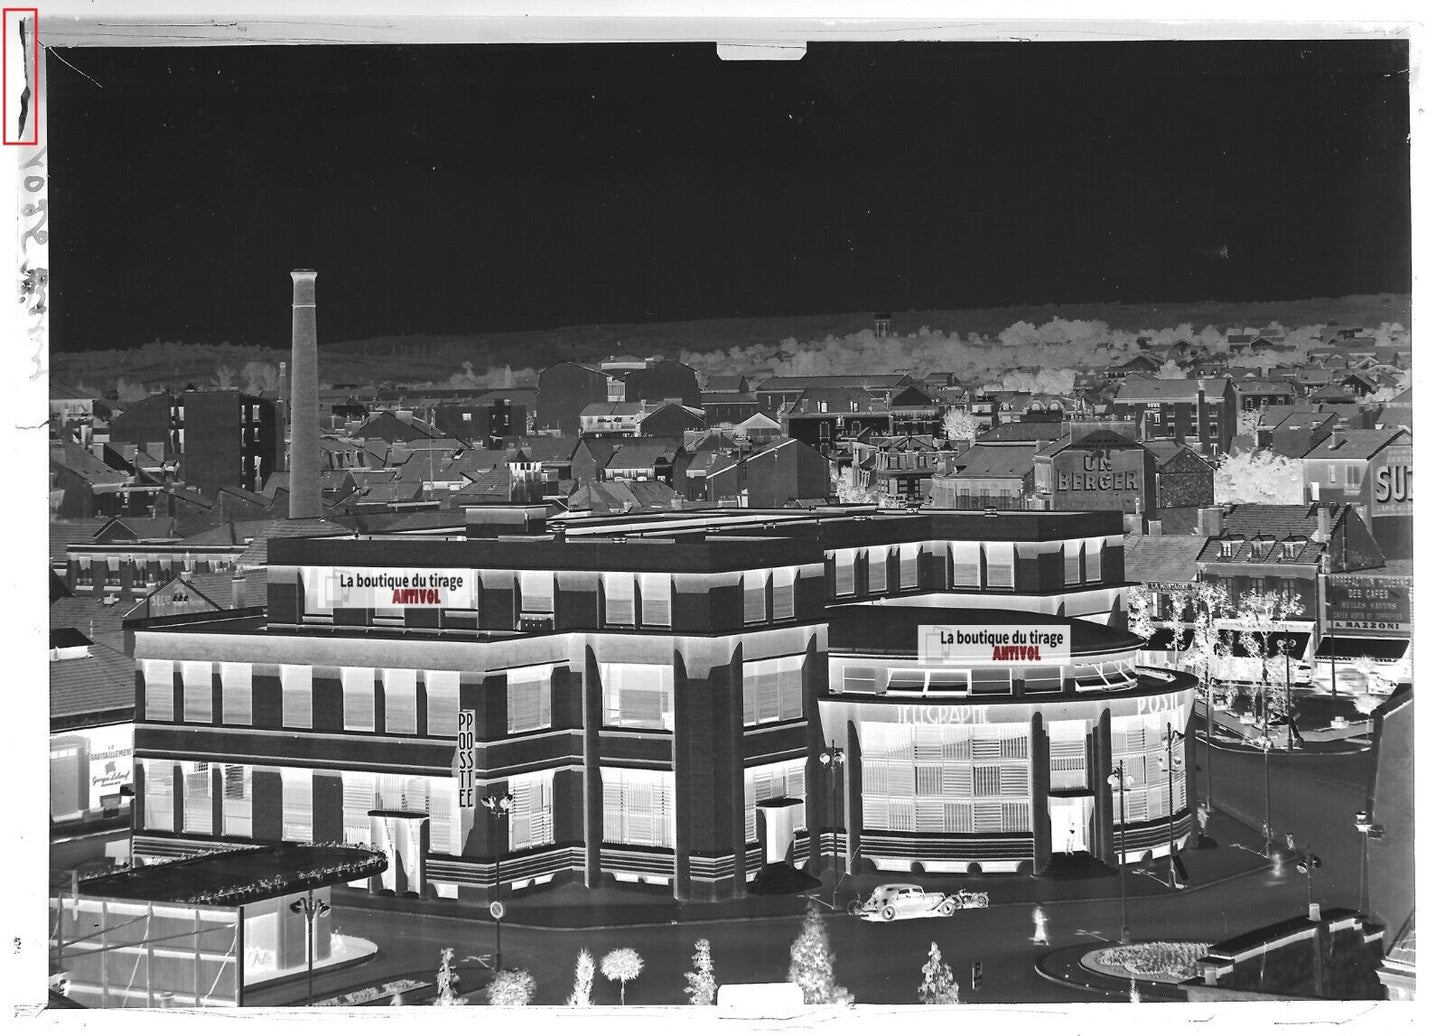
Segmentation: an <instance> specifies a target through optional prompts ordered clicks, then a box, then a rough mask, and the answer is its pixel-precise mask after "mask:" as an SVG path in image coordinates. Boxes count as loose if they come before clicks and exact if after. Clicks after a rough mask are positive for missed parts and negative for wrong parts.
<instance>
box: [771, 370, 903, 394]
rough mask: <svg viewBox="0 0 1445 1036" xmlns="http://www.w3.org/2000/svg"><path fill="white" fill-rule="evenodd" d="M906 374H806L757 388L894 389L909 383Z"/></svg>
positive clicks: (775, 389) (790, 389)
mask: <svg viewBox="0 0 1445 1036" xmlns="http://www.w3.org/2000/svg"><path fill="white" fill-rule="evenodd" d="M908 380H909V377H908V375H906V374H806V375H791V376H789V375H782V376H777V377H772V378H768V379H767V380H765V381H763V382H762V383H761V384H759V385H758V386H757V390H758V391H759V392H791V391H794V390H799V389H801V390H807V389H812V388H817V389H828V388H849V387H856V388H877V389H884V388H894V387H896V386H899V385H902V384H903V383H904V382H906V381H908Z"/></svg>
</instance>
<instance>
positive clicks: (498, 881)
mask: <svg viewBox="0 0 1445 1036" xmlns="http://www.w3.org/2000/svg"><path fill="white" fill-rule="evenodd" d="M515 801H516V800H515V799H513V798H512V796H511V795H510V794H508V795H501V796H498V795H488V796H487V797H486V798H484V799H482V805H484V806H486V807H487V812H488V813H490V814H491V815H492V859H493V861H494V863H495V866H496V870H495V871H493V873H492V918H493V920H494V921H495V922H496V929H497V947H496V956H495V957H494V958H493V963H492V972H493V973H494V974H495V973H497V972H499V971H501V970H502V911H501V910H500V909H499V907H500V906H501V903H502V840H501V837H500V836H499V835H498V833H497V828H498V826H499V822H500V821H501V819H502V818H503V817H505V816H510V815H511V813H512V804H513V803H514V802H515Z"/></svg>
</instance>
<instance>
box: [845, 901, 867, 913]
mask: <svg viewBox="0 0 1445 1036" xmlns="http://www.w3.org/2000/svg"><path fill="white" fill-rule="evenodd" d="M848 913H850V914H852V915H853V916H854V917H857V916H858V915H859V914H861V913H863V901H862V900H861V899H855V900H853V902H851V903H849V904H848Z"/></svg>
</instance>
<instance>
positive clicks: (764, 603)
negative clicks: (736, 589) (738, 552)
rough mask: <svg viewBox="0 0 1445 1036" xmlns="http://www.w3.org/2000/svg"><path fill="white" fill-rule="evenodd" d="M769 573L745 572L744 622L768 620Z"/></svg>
mask: <svg viewBox="0 0 1445 1036" xmlns="http://www.w3.org/2000/svg"><path fill="white" fill-rule="evenodd" d="M767 595H768V573H767V572H744V573H743V622H744V623H745V624H754V623H760V622H767V621H768V596H767Z"/></svg>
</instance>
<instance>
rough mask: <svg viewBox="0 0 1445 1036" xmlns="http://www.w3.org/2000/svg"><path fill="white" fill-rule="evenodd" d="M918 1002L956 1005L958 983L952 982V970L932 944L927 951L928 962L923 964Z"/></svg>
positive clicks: (936, 944)
mask: <svg viewBox="0 0 1445 1036" xmlns="http://www.w3.org/2000/svg"><path fill="white" fill-rule="evenodd" d="M918 1002H919V1003H923V1004H956V1003H958V983H957V982H955V981H954V980H953V969H952V968H951V967H949V966H948V965H947V964H945V963H944V961H943V954H941V953H940V952H939V951H938V943H934V944H933V945H932V948H931V949H929V951H928V960H926V961H924V962H923V982H922V984H920V985H919V987H918Z"/></svg>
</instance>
